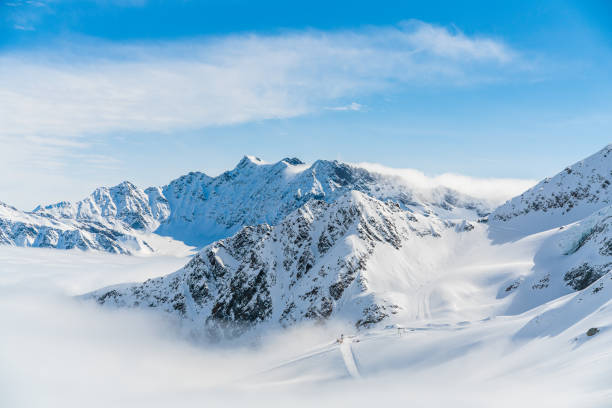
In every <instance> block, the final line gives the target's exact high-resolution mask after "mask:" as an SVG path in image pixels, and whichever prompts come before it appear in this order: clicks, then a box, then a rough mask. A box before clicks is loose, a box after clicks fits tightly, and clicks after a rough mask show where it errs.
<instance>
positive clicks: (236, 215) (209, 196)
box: [158, 156, 487, 245]
mask: <svg viewBox="0 0 612 408" xmlns="http://www.w3.org/2000/svg"><path fill="white" fill-rule="evenodd" d="M352 190H356V191H361V192H363V193H365V194H368V195H370V196H372V197H375V198H378V199H381V200H387V199H390V200H393V201H395V202H397V203H398V204H400V205H401V206H402V207H403V208H408V207H410V208H412V209H413V210H414V211H417V212H420V213H427V214H439V215H441V216H446V215H448V214H450V213H452V211H453V210H455V209H456V208H462V209H467V210H468V211H472V212H473V213H474V214H480V215H483V214H485V213H486V212H487V208H486V206H484V205H483V204H481V203H479V202H478V201H476V200H473V199H471V198H470V197H467V196H465V195H462V194H460V193H458V192H456V191H453V190H450V189H443V188H442V189H435V190H432V191H430V192H429V193H430V194H428V195H427V197H425V196H423V195H421V194H419V193H418V192H416V191H415V190H414V189H412V188H411V187H410V186H407V185H405V184H402V183H400V182H399V181H398V180H397V179H394V178H392V177H389V176H383V175H380V174H376V173H371V172H369V171H367V170H365V169H362V168H358V167H354V166H351V165H348V164H345V163H340V162H337V161H325V160H319V161H316V162H315V163H313V164H312V165H311V166H307V165H305V164H304V163H302V162H301V161H300V160H299V159H296V158H287V159H284V160H281V161H280V162H278V163H275V164H265V163H263V162H262V161H261V160H259V159H257V158H254V157H248V156H247V157H244V158H243V159H242V160H241V161H240V163H238V165H237V166H236V168H235V169H233V170H231V171H228V172H225V173H223V174H221V175H220V176H218V177H215V178H211V177H208V176H206V175H205V174H203V173H189V174H188V175H186V176H183V177H181V178H179V179H177V180H175V181H173V182H171V183H170V184H169V185H167V186H166V187H164V188H163V194H164V197H165V198H166V199H167V200H168V203H169V208H170V215H169V216H168V218H167V219H166V220H165V221H164V222H163V223H162V224H161V225H160V227H159V229H158V232H159V233H160V234H162V235H169V236H172V237H174V238H176V239H180V240H182V241H185V242H187V243H190V244H193V245H204V244H208V243H210V242H212V241H214V240H217V239H220V238H224V237H227V236H229V235H231V234H233V233H235V232H236V231H238V230H239V229H240V228H241V227H243V226H245V225H255V224H260V223H267V224H270V225H275V224H277V223H279V222H280V221H281V220H282V219H283V218H284V217H285V216H287V215H288V214H289V213H290V212H292V211H294V210H295V209H297V208H300V207H301V206H303V205H304V204H305V203H306V202H308V201H309V200H311V199H319V200H324V201H327V202H332V201H334V200H336V199H337V198H338V197H340V196H342V195H343V194H345V193H347V192H348V191H352ZM464 215H465V214H464ZM474 216H477V215H474Z"/></svg>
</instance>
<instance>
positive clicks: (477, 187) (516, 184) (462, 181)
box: [355, 163, 537, 206]
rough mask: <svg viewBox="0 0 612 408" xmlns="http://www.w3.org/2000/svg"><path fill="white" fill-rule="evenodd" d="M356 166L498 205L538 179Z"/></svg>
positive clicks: (532, 184)
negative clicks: (428, 174)
mask: <svg viewBox="0 0 612 408" xmlns="http://www.w3.org/2000/svg"><path fill="white" fill-rule="evenodd" d="M355 165H356V166H359V167H363V168H365V169H368V170H370V171H372V172H376V173H379V174H385V175H390V176H397V177H398V178H400V179H401V180H404V181H405V182H406V183H407V184H409V185H410V186H412V187H414V188H417V189H423V190H429V189H431V188H435V187H439V186H443V187H448V188H452V189H454V190H457V191H459V192H461V193H464V194H467V195H470V196H472V197H475V198H479V199H481V200H484V201H486V202H487V203H488V204H489V205H491V206H498V205H500V204H502V203H504V202H505V201H506V200H509V199H510V198H513V197H516V196H517V195H520V194H521V193H523V192H524V191H525V190H527V189H529V188H530V187H533V186H534V185H535V184H536V182H537V181H536V180H529V179H516V178H479V177H470V176H464V175H461V174H454V173H444V174H440V175H437V176H427V175H426V174H425V173H423V172H421V171H419V170H415V169H397V168H391V167H386V166H383V165H380V164H375V163H358V164H355Z"/></svg>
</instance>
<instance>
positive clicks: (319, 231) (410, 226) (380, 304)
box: [88, 191, 473, 337]
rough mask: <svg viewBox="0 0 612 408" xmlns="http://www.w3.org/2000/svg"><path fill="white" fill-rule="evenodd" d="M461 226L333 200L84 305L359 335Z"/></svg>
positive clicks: (212, 329) (248, 230)
mask: <svg viewBox="0 0 612 408" xmlns="http://www.w3.org/2000/svg"><path fill="white" fill-rule="evenodd" d="M470 227H471V228H473V227H472V225H471V224H469V223H466V222H465V221H464V222H463V223H460V224H455V223H452V222H450V221H443V220H441V219H439V218H437V217H428V216H424V215H421V214H412V213H411V212H409V211H406V210H403V209H402V208H401V207H400V206H399V205H398V204H396V203H394V202H387V203H384V202H381V201H379V200H377V199H375V198H372V197H370V196H367V195H365V194H363V193H360V192H358V191H352V192H348V193H345V194H344V195H343V196H341V197H339V198H338V199H336V200H335V201H333V202H326V201H323V200H315V199H312V200H310V201H308V202H307V203H306V204H305V205H304V206H303V207H301V208H299V209H297V210H295V211H293V212H292V213H290V214H289V215H288V216H287V217H285V219H284V220H283V221H282V222H280V223H279V224H277V225H276V226H270V225H268V224H260V225H257V226H248V227H244V228H242V229H241V230H240V231H239V232H238V233H237V234H236V235H234V236H233V237H231V238H227V239H224V240H220V241H218V242H215V243H214V244H211V245H209V246H207V247H205V248H204V249H203V250H202V251H201V252H200V253H199V254H198V255H196V256H195V257H194V258H193V259H192V260H191V261H190V262H189V263H188V264H187V265H186V266H185V267H184V268H183V269H181V270H179V271H177V272H175V273H173V274H171V275H168V276H166V277H162V278H158V279H153V280H148V281H146V282H144V283H142V284H131V285H122V286H118V287H112V288H106V289H102V290H100V291H97V292H95V293H93V294H91V295H88V297H93V298H95V299H96V300H97V301H98V303H100V304H104V305H110V306H128V307H135V306H140V307H146V308H157V309H161V310H163V311H165V312H170V313H172V314H175V315H177V316H178V317H181V318H183V319H186V320H187V321H190V322H192V323H193V324H194V325H195V327H194V328H195V329H196V330H201V329H204V328H206V329H207V330H208V332H209V334H212V335H213V336H221V335H225V336H227V337H233V336H235V335H238V334H241V333H242V332H244V331H245V330H247V329H250V328H253V327H254V326H256V325H260V324H267V325H271V326H273V327H274V326H278V325H280V326H283V327H284V326H289V325H293V324H295V323H296V322H300V321H304V320H315V321H317V320H326V319H329V318H332V317H333V318H338V319H340V320H343V321H349V322H351V324H353V325H355V326H356V327H369V326H371V325H373V324H375V323H378V322H380V321H381V320H383V319H384V318H386V317H388V316H390V315H393V314H396V313H398V311H399V309H400V308H401V306H400V305H398V304H397V303H396V302H395V301H396V300H398V299H399V298H400V297H402V296H403V293H402V292H403V291H406V290H409V289H410V288H411V287H412V288H413V289H414V288H415V287H418V286H419V285H420V283H421V282H422V281H423V275H427V271H428V270H430V269H431V266H430V265H428V263H431V260H427V259H424V257H422V256H421V257H419V252H421V251H422V250H423V249H424V248H426V247H428V246H429V247H435V244H433V243H432V242H433V241H436V240H438V239H439V238H440V237H441V235H442V234H463V233H468V232H467V231H469V230H470V229H471V228H470ZM438 255H439V257H440V258H442V257H443V251H441V252H440V253H438ZM398 296H399V297H398Z"/></svg>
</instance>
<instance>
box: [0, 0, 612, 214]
mask: <svg viewBox="0 0 612 408" xmlns="http://www.w3.org/2000/svg"><path fill="white" fill-rule="evenodd" d="M329 3H330V2H328V1H327V2H323V1H316V0H314V1H309V2H301V4H297V2H280V1H279V2H263V1H259V2H254V1H239V0H226V1H189V0H172V1H163V0H156V1H150V0H81V1H74V0H40V1H36V0H30V1H21V0H4V1H2V2H0V146H1V149H0V172H1V173H2V174H3V177H0V201H3V202H6V203H9V204H12V205H15V206H17V207H19V208H22V209H32V208H33V207H34V206H35V205H37V204H39V203H49V202H55V201H60V200H76V199H79V198H82V197H84V196H86V195H87V194H89V193H90V192H91V191H92V190H93V189H94V188H95V187H97V186H100V185H114V184H117V183H119V182H121V181H123V180H130V181H132V182H134V183H136V184H137V185H140V186H142V187H146V186H150V185H163V184H166V183H167V182H169V181H170V180H172V179H174V178H176V177H178V176H180V175H182V174H185V173H187V172H189V171H196V170H198V171H204V172H206V173H207V174H210V175H216V174H219V173H221V172H222V171H224V170H227V169H231V168H233V167H234V166H235V165H236V163H237V162H238V161H239V160H240V158H241V157H242V156H243V155H245V154H249V155H255V156H258V157H260V158H262V159H263V160H266V161H269V162H274V161H277V160H280V159H282V158H283V157H287V156H296V157H299V158H301V159H302V160H303V161H306V162H312V161H314V160H316V159H320V158H323V159H338V160H343V161H347V162H351V163H361V162H368V163H379V164H381V165H384V166H387V167H392V168H399V169H418V170H419V171H422V172H424V174H426V175H427V176H430V177H439V176H440V175H447V174H454V175H462V176H464V177H468V178H470V177H471V178H473V179H495V180H498V179H500V178H511V179H513V180H514V181H516V179H525V180H538V179H541V178H543V177H546V176H550V175H553V174H555V173H556V172H558V171H560V170H561V169H563V168H564V167H566V166H567V165H569V164H571V163H573V162H575V161H578V160H580V159H582V158H584V157H586V156H588V155H590V154H592V153H594V152H596V151H597V150H599V149H601V148H602V147H604V146H605V145H607V144H609V143H610V142H612V138H611V137H610V135H611V134H612V133H611V130H612V98H610V95H612V80H611V79H610V78H609V68H610V67H611V66H612V3H610V2H608V1H563V0H559V1H524V2H522V1H513V2H504V3H501V2H499V3H497V4H495V6H492V5H491V3H490V2H486V1H468V2H461V4H459V2H451V1H449V2H440V1H431V2H419V3H423V4H417V2H399V1H397V2H388V1H383V0H381V1H377V2H362V1H336V2H333V4H329ZM425 3H426V4H425ZM500 183H501V182H500ZM500 186H502V187H503V186H504V185H503V184H500Z"/></svg>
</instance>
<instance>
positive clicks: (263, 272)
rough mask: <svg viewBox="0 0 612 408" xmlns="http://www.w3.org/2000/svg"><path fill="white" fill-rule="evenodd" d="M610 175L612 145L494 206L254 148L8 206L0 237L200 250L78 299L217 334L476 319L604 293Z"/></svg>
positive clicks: (110, 247)
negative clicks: (152, 180)
mask: <svg viewBox="0 0 612 408" xmlns="http://www.w3.org/2000/svg"><path fill="white" fill-rule="evenodd" d="M611 183H612V145H611V146H607V147H606V148H604V149H602V150H601V151H599V152H597V153H595V154H594V155H592V156H590V157H588V158H586V159H585V160H582V161H580V162H578V163H575V164H573V165H571V166H569V167H567V168H566V169H564V170H563V171H561V172H560V173H559V174H557V175H555V176H553V177H551V178H546V179H544V180H542V181H541V182H540V183H538V184H537V185H535V186H534V187H532V188H531V189H529V190H527V191H526V192H524V193H523V194H521V195H520V196H518V197H515V198H513V199H511V200H509V201H508V202H506V203H505V204H503V205H501V206H500V207H498V208H489V206H488V205H487V204H486V203H485V202H483V201H481V200H478V199H475V198H473V197H470V196H467V195H465V194H462V193H460V192H458V191H454V190H452V189H449V188H445V187H432V188H429V189H424V188H416V187H415V186H411V185H409V184H408V183H406V182H405V181H403V180H401V179H399V178H398V177H394V176H390V175H383V174H379V173H376V172H373V171H369V170H367V169H365V168H362V167H359V166H355V165H349V164H346V163H342V162H338V161H325V160H319V161H316V162H314V163H313V164H312V165H306V164H304V163H303V162H301V161H300V160H299V159H297V158H287V159H283V160H281V161H279V162H277V163H274V164H267V163H264V162H263V161H261V160H260V159H258V158H256V157H250V156H245V157H244V158H243V159H242V160H241V161H240V162H239V163H238V165H237V166H236V167H235V168H234V169H233V170H231V171H227V172H225V173H223V174H221V175H219V176H217V177H209V176H207V175H206V174H204V173H198V172H194V173H189V174H187V175H185V176H182V177H180V178H178V179H176V180H173V181H171V182H170V183H169V184H168V185H166V186H163V187H150V188H147V189H144V190H142V189H140V188H138V187H136V186H135V185H133V184H131V183H129V182H124V183H121V184H119V185H118V186H115V187H111V188H105V187H102V188H98V189H96V190H95V191H94V192H93V193H92V194H91V195H90V196H89V197H87V198H85V199H84V200H82V201H78V202H76V203H68V202H61V203H57V204H52V205H46V206H39V207H37V208H36V209H34V210H33V211H31V212H23V211H19V210H17V209H15V208H13V207H10V206H8V205H5V204H0V243H5V244H12V245H20V246H37V247H53V248H63V249H70V248H79V249H93V250H103V251H107V252H115V253H123V254H135V253H140V252H148V253H155V252H156V251H159V250H161V249H160V248H164V245H166V244H167V243H168V242H173V243H175V244H177V245H178V244H179V243H181V242H183V243H185V244H187V245H190V246H195V247H197V248H199V250H198V252H197V253H196V254H195V255H194V256H193V257H192V258H191V259H190V260H189V262H188V263H187V264H186V265H185V266H184V267H183V268H181V269H180V270H178V271H176V272H173V273H170V274H169V275H166V276H162V277H159V278H153V279H149V280H147V281H145V282H137V283H125V284H121V285H115V286H112V287H107V288H102V289H100V290H97V291H94V292H92V293H88V294H85V295H83V296H82V298H83V299H87V300H94V301H96V302H97V303H98V304H100V305H102V306H104V307H112V308H115V307H130V308H145V309H147V310H153V311H155V310H157V311H162V312H163V313H164V314H166V315H168V316H170V317H171V318H175V319H176V320H177V321H180V322H181V323H182V324H184V325H185V326H186V327H188V328H189V329H190V330H192V331H193V332H194V333H198V334H204V335H206V336H208V337H210V338H213V339H217V340H220V339H232V338H236V337H240V336H243V335H245V334H246V333H257V332H258V331H261V330H268V329H274V328H282V327H289V326H292V325H295V324H297V323H300V322H311V323H312V324H321V323H325V322H326V321H329V320H337V321H343V322H348V323H350V324H351V325H352V326H353V327H354V328H355V329H356V330H364V329H368V328H371V327H375V326H378V325H389V324H393V323H394V322H397V321H406V320H410V321H418V320H423V319H427V320H428V321H429V322H431V321H436V320H439V321H440V322H444V321H446V320H448V319H449V318H452V319H455V320H458V319H459V320H460V319H465V321H474V320H475V319H486V318H490V317H491V316H499V315H512V314H520V313H524V312H526V311H528V310H533V309H534V308H537V307H539V306H541V305H544V304H546V303H547V302H551V301H553V300H555V299H560V298H562V297H563V296H566V295H568V294H571V293H573V292H575V291H582V292H585V293H586V291H590V292H589V293H590V294H591V295H592V296H597V294H599V293H607V292H606V290H604V289H603V288H604V287H606V286H609V285H608V283H609V282H608V281H609V279H607V280H606V276H609V274H608V271H609V270H610V267H611V265H612V231H611V230H610V228H611V224H612V208H611V206H610V205H611V202H610V199H611V198H612V187H610V184H611ZM606 274H608V275H606ZM587 303H588V302H587Z"/></svg>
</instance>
